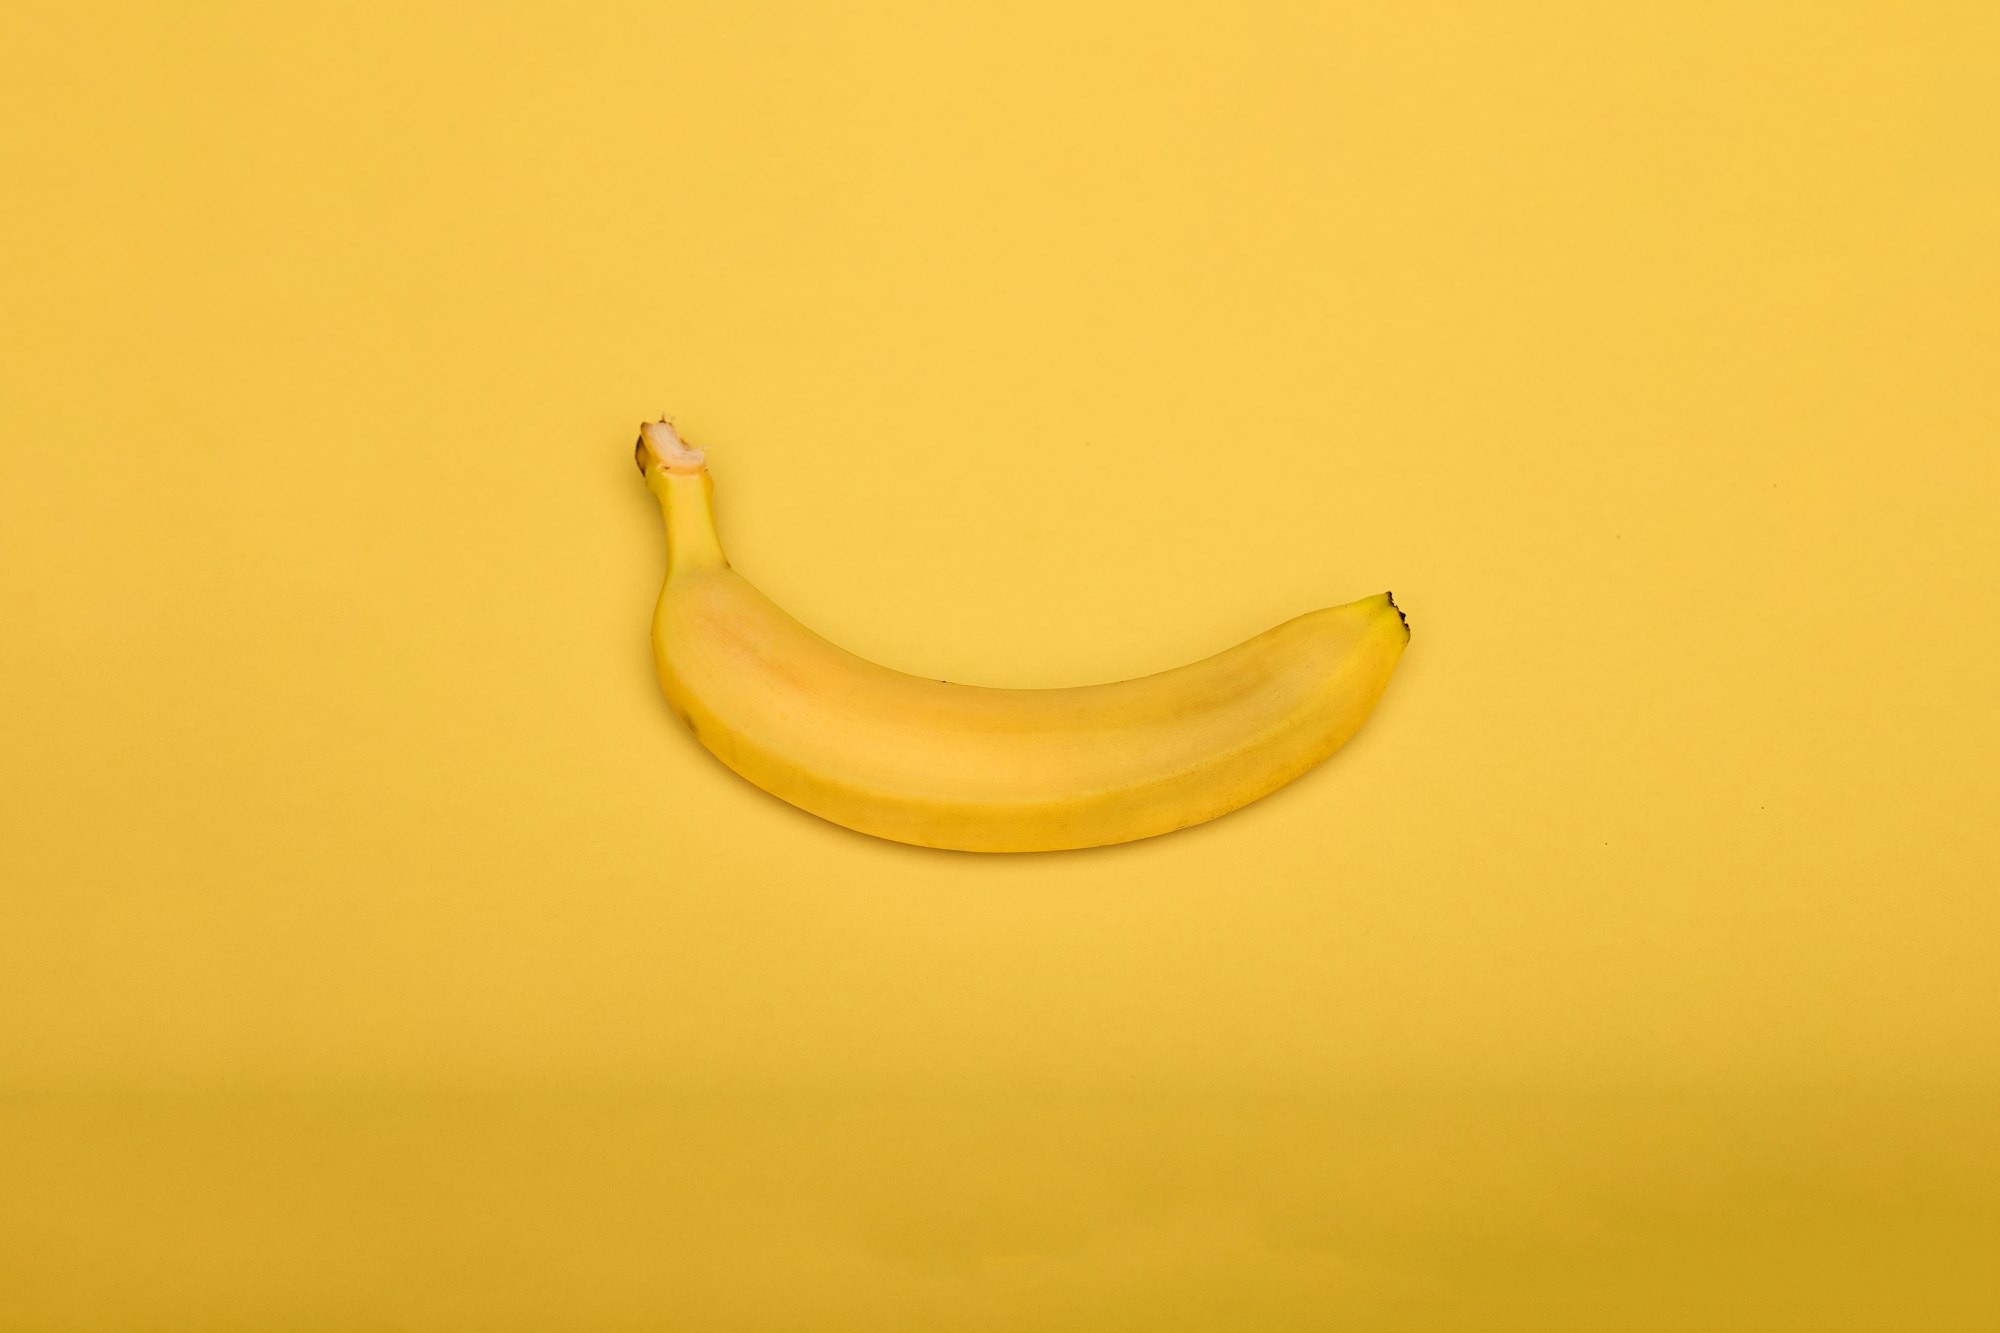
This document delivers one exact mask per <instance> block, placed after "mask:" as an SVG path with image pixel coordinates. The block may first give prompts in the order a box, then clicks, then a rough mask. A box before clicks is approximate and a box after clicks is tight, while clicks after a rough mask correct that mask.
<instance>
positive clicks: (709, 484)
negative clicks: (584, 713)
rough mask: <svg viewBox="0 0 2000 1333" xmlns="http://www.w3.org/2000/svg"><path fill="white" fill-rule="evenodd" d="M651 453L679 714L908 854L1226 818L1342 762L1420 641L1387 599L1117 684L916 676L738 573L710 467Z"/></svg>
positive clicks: (644, 440) (766, 772) (839, 819)
mask: <svg viewBox="0 0 2000 1333" xmlns="http://www.w3.org/2000/svg"><path fill="white" fill-rule="evenodd" d="M635 452H636V456H637V459H638V463H639V469H640V471H641V472H643V473H644V474H645V477H646V485H647V488H648V489H650V490H651V491H652V492H653V494H654V495H655V496H656V497H658V499H659V502H660V508H661V510H662V511H663V512H664V514H665V517H666V524H667V578H666V585H665V586H664V587H663V588H662V589H661V591H660V600H659V604H658V607H657V609H656V610H655V612H654V617H653V653H654V659H655V661H656V663H657V664H658V667H659V674H660V685H661V688H662V689H664V690H665V692H666V696H667V701H668V703H669V704H671V705H672V707H673V710H674V713H675V715H676V716H678V717H679V718H680V719H681V721H682V722H683V723H685V724H686V725H687V726H688V727H689V728H690V729H691V730H692V731H693V732H694V735H695V738H696V739H697V740H699V741H700V742H701V743H702V744H703V745H704V746H706V747H707V748H708V749H709V750H710V751H712V752H713V753H714V754H715V756H716V758H718V759H720V760H721V761H722V762H723V763H725V764H727V765H728V766H729V767H730V768H732V769H734V770H735V771H736V772H737V773H739V774H741V775H742V776H743V777H744V778H746V779H748V780H749V781H750V782H752V783H755V784H756V785H757V786H759V787H762V788H763V789H764V790H765V791H767V792H770V793H771V794H772V795H774V796H778V797H781V798H783V799H784V800H787V801H789V802H791V803H792V804H793V805H796V806H798V807H800V808H801V809H804V810H809V811H811V812H812V813H813V814H816V815H819V816H821V817H822V818H825V819H829V820H832V821H833V822H834V823H836V824H843V825H845V826H846V827H848V828H851V829H858V830H860V831H861V832H863V833H871V834H874V835H875V836H877V837H881V838H889V839H893V840H895V841H897V842H906V843H916V844H918V845H920V846H925V847H947V848H955V849H958V850H962V851H976V852H1033V851H1055V850H1059V849H1063V848H1071V847H1094V846H1100V845H1103V844H1106V843H1117V842H1130V841H1132V840H1134V839H1137V838H1149V837H1152V836H1154V835H1155V834H1160V833H1166V832H1170V831H1171V830H1173V829H1178V828H1184V827H1186V826H1188V825H1190V824H1199V823H1201V822H1203V821H1204V820H1209V819H1214V818H1215V817H1216V816H1217V815H1222V814H1227V813H1228V812H1229V811H1231V810H1235V809H1237V808H1238V807H1240V806H1243V805H1246V804H1248V803H1249V802H1251V801H1254V800H1256V799H1257V798H1258V797H1260V796H1264V795H1267V794H1269V793H1270V792H1273V791H1275V790H1277V789H1278V788H1279V787H1281V786H1283V785H1284V784H1286V783H1287V782H1290V781H1291V780H1292V779H1293V778H1296V777H1298V776H1299V775H1300V774H1301V773H1304V772H1305V771H1306V770H1307V769H1310V768H1312V767H1313V766H1314V765H1316V764H1318V763H1319V762H1320V761H1321V760H1323V759H1325V758H1326V757H1327V756H1328V755H1330V754H1332V753H1333V752H1334V751H1335V750H1337V749H1339V748H1340V746H1341V745H1342V744H1343V743H1344V742H1346V740H1347V739H1348V737H1350V736H1352V735H1353V734H1354V733H1355V731H1356V730H1357V729H1358V728H1359V727H1360V726H1361V723H1362V722H1363V721H1364V720H1365V719H1366V718H1367V716H1368V714H1369V712H1370V710H1372V709H1373V708H1374V707H1375V701H1376V700H1377V699H1378V698H1380V697H1381V694H1382V690H1383V688H1384V686H1386V685H1387V684H1388V681H1389V675H1390V673H1391V672H1392V671H1394V670H1395V667H1396V661H1397V659H1398V658H1400V657H1401V656H1402V653H1403V646H1404V644H1406V643H1407V642H1408V641H1409V637H1410V631H1409V624H1408V622H1407V621H1406V620H1404V618H1403V614H1402V612H1401V610H1399V609H1398V608H1397V606H1396V603H1395V600H1394V598H1392V597H1391V596H1390V595H1389V594H1388V593H1382V594H1380V595H1379V596H1375V597H1367V598H1363V599H1362V600H1360V601H1358V602H1350V603H1348V604H1347V605H1345V606H1335V607H1329V608H1327V609H1325V610H1321V611H1314V612H1311V613H1309V614H1307V615H1303V616H1299V617H1297V618H1296V619H1293V620H1288V621H1286V622H1285V623H1284V624H1282V625H1279V626H1277V627H1275V628H1273V629H1269V630H1266V631H1265V632H1264V633H1262V634H1259V635H1258V636H1257V637H1255V638H1253V639H1250V640H1247V641H1246V642H1244V643H1240V644H1238V645H1237V646H1236V647H1234V648H1231V649H1229V650H1228V651H1227V652H1223V653H1218V654H1216V655H1215V656H1214V657H1210V658H1206V659H1204V660H1202V661H1199V662H1193V663H1190V664H1188V665H1186V666H1183V667H1178V668H1176V669H1174V670H1172V671H1163V672H1160V673H1159V674H1157V675H1152V676H1145V677H1142V678H1140V679H1136V680H1126V681H1119V682H1117V683H1115V684H1107V685H1090V686H1081V687H1075V688H1069V689H1037V690H1017V689H989V688H984V687H980V686H971V685H953V684H946V683H945V682H943V681H937V680H929V679H925V678H922V677H917V676H910V675H905V674H903V673H902V672H900V671H891V670H889V669H888V668H886V667H880V666H877V665H875V664H874V663H872V662H867V661H863V660H862V659H861V658H859V657H856V656H854V655H853V654H851V653H848V652H846V651H844V650H842V649H840V648H837V647H835V646H834V645H833V644H831V643H829V642H827V641H826V640H825V639H823V638H821V637H820V636H819V635H817V634H814V633H813V632H812V631H811V630H809V629H807V628H806V627H805V626H804V625H801V624H800V623H799V622H798V621H796V620H794V619H792V617H791V616H789V615H787V614H786V613H785V612H784V611H782V610H780V609H779V608H778V606H777V605H776V604H774V603H773V602H772V601H771V600H770V598H768V597H766V596H764V594H763V593H761V592H759V591H758V590H757V589H756V588H755V587H753V586H751V584H750V583H749V582H748V581H747V580H746V579H744V578H743V577H742V576H741V575H740V574H738V573H736V571H735V570H733V569H731V568H730V567H729V561H728V560H727V558H725V557H724V555H723V553H722V544H721V542H720V540H719V539H718V538H717V536H716V531H715V518H714V511H713V508H712V504H711V499H712V496H713V493H714V482H713V480H712V479H711V478H710V476H709V473H708V465H707V459H706V457H705V456H704V454H703V453H702V451H701V450H699V449H695V448H692V447H691V446H689V445H688V444H686V443H685V442H684V441H682V439H681V438H680V436H679V434H678V433H677V432H676V431H675V430H674V428H673V426H672V425H671V424H670V423H669V422H667V421H666V420H665V419H662V420H660V421H657V422H648V423H647V424H646V425H644V426H642V427H641V428H640V435H639V442H638V447H637V450H636V451H635Z"/></svg>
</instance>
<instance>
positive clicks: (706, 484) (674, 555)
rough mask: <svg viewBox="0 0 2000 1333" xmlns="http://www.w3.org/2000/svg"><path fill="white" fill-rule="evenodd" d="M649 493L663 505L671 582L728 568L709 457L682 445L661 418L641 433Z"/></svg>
mask: <svg viewBox="0 0 2000 1333" xmlns="http://www.w3.org/2000/svg"><path fill="white" fill-rule="evenodd" d="M634 453H635V456H636V457H637V459H638V463H639V470H640V471H641V472H643V473H644V474H645V476H646V489H647V490H650V491H651V492H652V493H653V495H654V496H655V497H656V498H657V499H658V500H659V502H660V512H661V513H662V514H663V515H664V516H665V518H666V521H667V576H668V577H669V578H671V577H672V576H673V575H675V574H678V573H683V572H685V571H688V570H693V569H702V568H726V567H727V566H728V564H729V560H728V557H726V556H724V555H723V553H722V541H721V539H720V538H718V537H717V536H716V535H715V510H714V508H713V506H712V505H711V503H710V496H711V495H712V494H713V492H714V490H715V482H714V480H713V479H712V478H711V477H710V476H709V475H708V461H707V457H706V456H705V455H704V454H703V453H702V451H701V450H699V449H696V448H693V447H692V446H690V445H688V444H687V443H686V442H684V441H683V440H682V439H681V437H680V434H679V432H677V431H676V430H675V429H674V427H673V423H672V422H670V421H668V420H667V419H666V418H664V417H662V418H661V419H660V420H658V421H649V422H647V423H646V424H645V425H643V426H641V427H640V428H639V446H638V448H637V449H636V450H635V451H634Z"/></svg>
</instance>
